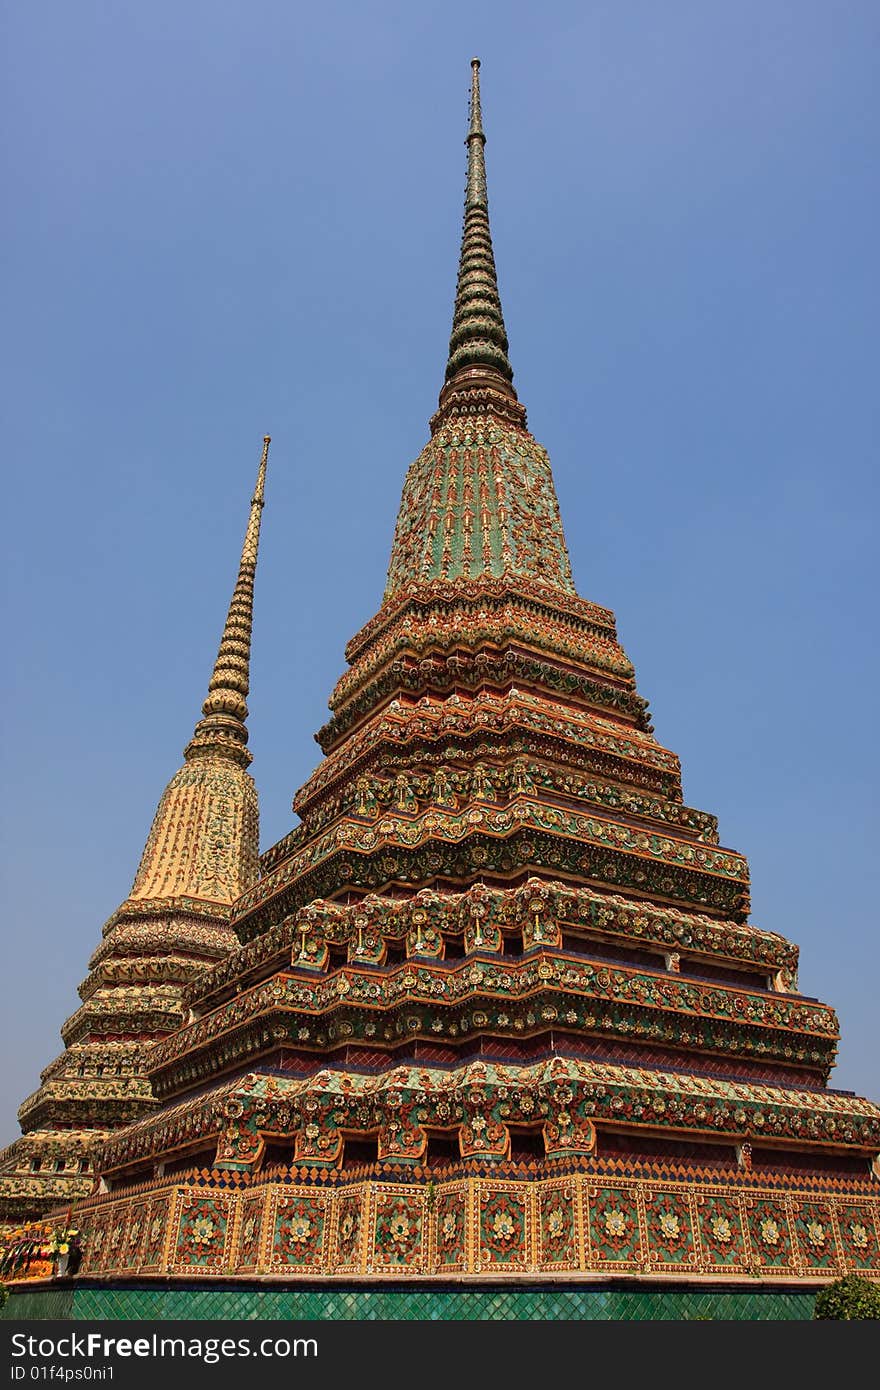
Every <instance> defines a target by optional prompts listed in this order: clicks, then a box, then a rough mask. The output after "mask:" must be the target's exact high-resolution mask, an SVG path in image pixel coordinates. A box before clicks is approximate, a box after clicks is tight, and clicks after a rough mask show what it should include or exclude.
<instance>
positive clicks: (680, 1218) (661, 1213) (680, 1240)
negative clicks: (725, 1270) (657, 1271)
mask: <svg viewBox="0 0 880 1390" xmlns="http://www.w3.org/2000/svg"><path fill="white" fill-rule="evenodd" d="M645 1223H646V1230H647V1237H648V1242H647V1243H648V1253H649V1257H650V1259H651V1262H652V1264H662V1265H684V1266H687V1265H693V1264H694V1263H695V1262H696V1258H697V1253H696V1247H695V1245H694V1233H693V1228H692V1225H691V1209H690V1203H689V1202H688V1199H687V1196H686V1194H685V1193H683V1192H646V1193H645Z"/></svg>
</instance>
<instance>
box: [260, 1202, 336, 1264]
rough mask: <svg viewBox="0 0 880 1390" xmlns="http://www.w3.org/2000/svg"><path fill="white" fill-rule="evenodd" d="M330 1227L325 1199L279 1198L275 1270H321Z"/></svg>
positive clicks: (273, 1248)
mask: <svg viewBox="0 0 880 1390" xmlns="http://www.w3.org/2000/svg"><path fill="white" fill-rule="evenodd" d="M326 1226H327V1203H326V1201H325V1200H323V1199H322V1198H320V1197H307V1196H303V1195H302V1194H298V1195H295V1196H291V1197H279V1198H278V1200H277V1203H276V1206H275V1220H274V1226H273V1239H272V1251H271V1256H270V1263H271V1265H272V1267H273V1268H279V1267H285V1266H287V1265H298V1266H299V1267H300V1268H301V1269H321V1267H322V1265H323V1255H324V1232H325V1229H326Z"/></svg>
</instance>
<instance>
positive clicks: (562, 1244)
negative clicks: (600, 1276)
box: [538, 1186, 579, 1269]
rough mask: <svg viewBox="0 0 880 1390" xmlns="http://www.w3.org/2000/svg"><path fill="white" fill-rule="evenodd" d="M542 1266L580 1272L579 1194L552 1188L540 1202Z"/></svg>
mask: <svg viewBox="0 0 880 1390" xmlns="http://www.w3.org/2000/svg"><path fill="white" fill-rule="evenodd" d="M538 1249H539V1263H540V1264H541V1265H543V1266H548V1265H549V1266H551V1267H553V1266H557V1267H559V1268H561V1269H576V1268H577V1265H578V1254H579V1252H578V1238H577V1222H576V1216H575V1192H574V1189H573V1188H570V1187H561V1186H560V1187H551V1188H549V1189H546V1190H545V1191H543V1192H542V1193H541V1194H540V1197H539V1199H538Z"/></svg>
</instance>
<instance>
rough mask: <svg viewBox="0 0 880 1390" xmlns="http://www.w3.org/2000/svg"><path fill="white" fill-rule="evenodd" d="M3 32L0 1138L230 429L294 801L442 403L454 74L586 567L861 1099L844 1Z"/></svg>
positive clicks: (156, 7)
mask: <svg viewBox="0 0 880 1390" xmlns="http://www.w3.org/2000/svg"><path fill="white" fill-rule="evenodd" d="M5 28H6V39H5V43H4V44H3V48H4V52H5V58H4V62H5V65H6V71H5V73H4V74H3V75H2V91H3V95H2V102H3V105H4V106H5V108H6V109H5V112H4V113H3V114H4V116H5V119H4V120H3V128H4V130H5V132H6V144H5V148H4V150H3V163H4V168H3V173H2V177H3V188H4V192H5V194H6V198H5V203H6V210H5V214H4V217H3V221H2V230H0V235H2V239H3V243H4V245H3V257H2V259H3V266H4V278H5V302H6V310H5V314H4V316H3V364H2V370H3V381H4V386H5V390H4V392H3V396H4V398H5V403H4V405H3V416H2V430H3V444H4V456H5V466H6V479H5V485H4V494H5V496H4V500H5V503H6V507H5V513H6V517H7V521H6V527H5V531H6V538H5V545H4V561H5V582H4V596H5V619H4V626H3V631H4V639H5V644H6V647H7V651H8V653H9V655H10V657H11V662H10V664H9V668H8V671H7V675H6V678H5V681H4V683H3V687H2V699H3V706H4V708H3V716H2V717H3V723H2V746H3V779H4V789H5V790H4V796H3V858H4V881H3V903H4V926H3V930H4V949H3V956H2V972H0V991H2V992H0V1003H2V1009H3V1029H4V1039H3V1040H4V1051H3V1057H4V1066H3V1069H2V1072H3V1074H2V1104H0V1140H5V1139H10V1138H12V1137H13V1135H14V1134H15V1133H16V1132H17V1126H16V1123H15V1119H14V1116H15V1110H16V1107H17V1105H18V1103H19V1102H20V1101H21V1099H22V1098H23V1097H24V1096H25V1095H26V1094H27V1093H29V1092H30V1091H31V1090H32V1089H33V1088H34V1086H35V1085H36V1084H37V1081H38V1074H39V1071H40V1069H41V1067H43V1066H44V1065H45V1064H46V1063H48V1062H49V1061H50V1060H51V1059H52V1058H53V1057H54V1056H55V1055H56V1054H57V1053H58V1051H59V1050H60V1040H59V1036H58V1029H59V1027H60V1025H61V1023H62V1021H63V1020H64V1019H65V1018H66V1017H67V1016H68V1015H69V1014H70V1013H71V1012H72V1011H73V1009H74V1007H75V1005H76V1002H77V1000H76V986H77V984H78V982H79V981H80V980H81V979H82V978H83V977H84V976H85V974H86V963H87V959H88V957H89V955H90V953H91V951H92V950H93V949H94V947H95V945H96V944H97V943H98V941H99V937H100V928H101V924H102V923H103V922H104V920H105V919H106V918H107V917H108V916H109V915H110V913H111V912H112V911H113V910H114V909H115V907H116V906H117V905H118V903H119V902H120V901H121V900H122V899H123V898H124V897H125V895H126V893H127V891H128V888H129V886H130V883H131V879H132V877H133V874H134V871H135V868H136V866H137V862H138V859H139V856H140V852H141V849H142V846H143V842H144V839H145V837H146V834H147V830H148V828H149V824H150V820H151V818H152V815H153V811H154V808H155V805H156V802H157V800H158V798H159V795H160V793H161V791H162V789H163V787H164V785H165V783H166V781H167V780H168V778H169V777H170V776H171V775H172V773H173V772H174V771H175V769H176V768H177V767H178V765H179V763H180V760H181V751H182V749H183V746H184V744H185V742H186V741H187V739H188V737H189V735H190V733H191V731H192V727H193V724H194V723H195V720H196V719H197V717H198V713H199V706H200V703H201V700H202V699H203V697H204V693H205V687H206V683H207V679H208V675H209V672H210V668H211V664H212V662H213V658H214V655H215V652H216V645H217V640H218V637H219V633H220V629H221V626H222V621H223V617H224V614H225V609H226V604H227V601H228V598H229V593H230V590H231V586H232V582H233V578H234V572H235V566H236V563H237V558H238V552H239V547H240V544H241V537H242V534H243V530H244V525H245V520H246V513H247V504H248V499H249V496H250V490H251V487H252V484H253V478H254V475H255V471H256V466H257V462H258V458H259V451H260V441H261V438H262V436H263V434H264V433H266V432H267V431H268V432H269V433H271V434H272V436H273V440H274V443H273V447H272V454H271V459H270V471H269V480H268V486H267V507H266V512H265V516H264V528H263V548H262V558H261V564H260V571H259V573H258V576H257V617H256V624H255V633H254V658H253V670H252V698H251V719H250V728H251V747H252V749H253V752H254V755H255V761H254V764H253V772H254V775H255V778H256V780H257V784H258V786H259V789H260V796H261V801H262V844H263V846H264V847H265V846H267V845H269V844H270V843H272V842H273V841H274V840H275V839H277V838H279V837H280V836H281V835H282V834H283V833H284V832H285V831H286V830H288V829H289V828H290V826H291V825H292V823H293V820H294V818H293V816H292V813H291V811H290V800H291V797H292V796H293V793H294V791H295V790H296V788H297V787H298V786H299V785H300V783H301V782H302V781H303V780H304V779H305V777H306V776H307V775H308V773H309V772H310V771H311V769H312V767H313V766H314V765H315V763H316V762H317V760H318V757H319V752H318V749H317V746H316V745H315V744H314V743H313V741H312V733H313V731H314V730H315V729H317V728H318V727H319V726H320V725H321V724H322V723H323V721H324V719H325V717H326V700H327V696H328V695H329V692H330V689H331V687H332V684H333V682H334V680H335V679H336V677H337V676H338V674H339V673H340V672H341V670H342V668H343V664H344V663H343V647H344V645H345V642H346V640H347V639H348V638H349V636H351V635H352V634H353V633H354V632H355V630H356V629H357V628H358V627H359V626H360V625H361V624H362V623H363V622H364V621H365V620H366V619H367V618H369V617H370V616H371V615H372V614H373V612H374V611H375V610H376V608H377V607H378V606H379V603H380V599H381V592H382V587H383V580H384V573H385V567H386V564H387V559H388V552H389V547H390V542H391V536H392V531H393V526H394V519H395V515H396V511H397V505H398V501H399V496H400V489H401V484H402V481H403V476H404V473H405V471H406V468H407V466H408V464H409V463H410V461H411V460H412V459H413V458H414V457H415V455H416V454H417V453H418V451H419V450H420V448H421V447H422V445H423V443H424V441H425V439H426V436H427V419H428V417H429V415H430V414H431V412H432V410H433V409H434V408H435V405H436V398H437V393H438V391H439V388H440V384H441V378H442V370H443V365H444V362H445V356H446V346H447V342H448V335H449V327H450V322H451V315H452V302H453V294H454V278H455V267H456V258H457V252H458V242H459V235H460V226H461V207H462V196H463V188H464V159H465V150H464V145H463V138H464V133H465V126H466V106H467V92H468V81H469V75H470V70H469V66H468V60H469V59H470V57H471V55H472V53H477V54H479V56H480V57H481V58H482V60H483V98H484V115H485V122H486V129H487V132H488V137H489V143H488V146H487V161H488V170H489V192H490V206H491V214H492V223H493V231H494V237H495V250H496V256H497V260H498V267H499V278H500V285H501V293H502V298H503V302H504V308H505V314H506V318H507V327H508V332H509V336H510V342H511V360H512V362H513V365H514V369H515V372H516V384H517V387H518V389H519V391H520V395H521V397H522V399H523V400H524V401H525V403H526V405H527V406H528V409H529V420H530V425H531V428H532V430H533V431H534V433H535V435H536V437H537V438H538V439H539V440H541V442H542V443H543V444H545V445H546V446H547V448H548V449H549V451H550V455H551V458H552V460H553V464H554V470H555V476H556V482H557V488H558V491H559V495H560V501H561V504H562V511H563V518H564V522H565V526H566V531H567V537H568V543H569V549H570V551H571V556H572V563H573V566H574V571H575V577H576V581H577V583H578V587H579V589H580V592H581V593H582V594H583V595H584V596H586V597H588V598H590V599H594V600H596V601H598V602H601V603H605V604H608V605H609V606H610V607H612V608H614V609H615V610H616V612H617V616H618V623H619V630H620V634H621V638H622V640H623V643H624V646H625V647H626V649H627V651H628V653H629V655H630V656H631V657H632V659H633V661H634V662H635V664H636V669H637V672H638V677H639V688H640V690H641V692H642V694H643V695H645V696H646V697H647V698H648V699H649V700H650V701H651V705H652V713H653V717H654V721H655V725H656V731H657V736H658V738H659V739H660V740H661V741H662V742H663V743H665V744H666V745H667V746H669V747H671V748H673V749H675V750H676V751H677V752H678V753H679V754H680V756H681V758H682V762H683V768H684V785H685V795H686V798H687V799H688V801H689V802H690V803H691V804H693V805H696V806H699V807H702V808H704V809H707V810H711V811H713V812H715V813H716V814H717V815H718V816H719V819H720V826H721V834H722V841H723V843H725V844H728V845H732V846H734V847H736V848H737V849H740V850H742V851H744V852H745V853H746V854H747V855H748V856H749V859H750V862H751V866H752V874H753V920H754V921H755V923H757V924H760V925H761V926H765V927H768V928H771V929H773V930H776V931H779V932H781V933H783V934H784V935H786V936H788V937H790V938H792V939H794V940H795V941H797V942H798V943H799V944H800V946H801V985H802V988H803V990H804V992H805V993H807V994H810V995H816V996H819V997H820V998H822V999H824V1000H826V1001H827V1002H829V1003H831V1004H833V1005H834V1006H835V1007H836V1009H837V1010H838V1013H839V1016H840V1019H841V1024H842V1028H843V1044H842V1047H841V1052H840V1063H839V1065H838V1067H837V1068H836V1069H835V1072H834V1074H833V1081H834V1084H836V1085H837V1086H840V1087H842V1088H844V1089H853V1090H857V1091H860V1092H861V1093H862V1094H868V1095H870V1096H871V1097H872V1098H874V1099H877V1100H880V1074H878V1073H880V1066H878V1062H877V1048H876V1037H877V1028H876V1012H877V1004H876V996H877V989H878V979H880V955H878V930H877V921H876V904H877V901H878V896H880V895H878V882H877V877H878V875H877V854H876V845H877V840H878V825H877V814H876V812H877V807H876V799H875V788H876V786H877V784H878V771H880V769H878V766H877V752H876V748H877V736H876V732H875V727H874V726H875V722H876V715H875V710H874V700H875V699H876V691H877V686H878V669H877V666H878V659H877V647H876V624H875V607H876V595H877V591H878V584H877V574H876V527H877V483H876V477H877V452H878V437H880V429H878V424H880V421H878V413H880V412H878V389H877V388H878V382H877V364H878V360H880V350H878V348H880V344H878V324H880V304H878V298H880V295H878V258H877V246H878V244H880V229H878V202H880V199H878V166H880V160H878V150H877V144H878V140H877V133H878V130H880V113H878V109H877V108H878V83H877V72H878V70H880V62H878V59H880V52H878V49H880V6H878V5H877V3H876V0H864V3H859V2H857V0H834V2H833V3H832V2H831V0H822V3H816V2H815V0H797V3H792V0H736V3H732V0H726V2H725V3H721V2H720V0H719V2H718V3H713V2H712V0H709V2H708V3H707V0H666V3H663V4H657V3H655V0H641V2H640V0H630V2H629V3H622V2H621V0H593V3H583V0H581V2H580V3H554V0H549V3H543V4H541V5H540V6H539V5H538V4H523V3H517V0H507V3H496V2H495V0H492V2H491V3H484V4H475V3H473V0H470V2H469V3H462V2H461V0H446V2H445V3H443V4H430V3H421V4H412V3H404V0H399V3H391V2H390V0H373V3H371V4H369V5H365V4H357V3H354V2H353V0H346V2H345V3H343V2H342V0H339V3H332V2H331V3H324V4H322V5H320V6H318V5H306V4H303V3H290V0H260V3H253V0H250V2H249V3H245V0H236V3H230V0H225V3H223V2H222V0H210V2H209V0H202V2H201V3H196V0H174V3H171V2H170V0H152V2H151V3H150V4H143V3H141V0H137V3H135V0H118V2H117V3H114V4H107V3H106V0H78V3H77V4H75V5H72V4H69V3H67V2H66V0H35V2H34V3H29V4H26V3H19V4H11V5H7V6H6V12H5ZM872 542H873V545H872Z"/></svg>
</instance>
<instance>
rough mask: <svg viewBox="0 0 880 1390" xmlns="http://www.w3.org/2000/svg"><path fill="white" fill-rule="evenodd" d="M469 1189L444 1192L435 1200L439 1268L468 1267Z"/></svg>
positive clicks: (459, 1268) (436, 1260)
mask: <svg viewBox="0 0 880 1390" xmlns="http://www.w3.org/2000/svg"><path fill="white" fill-rule="evenodd" d="M466 1220H467V1191H466V1189H464V1188H460V1189H458V1190H456V1191H452V1192H449V1191H447V1192H442V1193H441V1194H440V1195H439V1196H438V1197H436V1199H435V1202H434V1221H435V1227H434V1231H435V1234H434V1259H435V1263H436V1265H437V1268H438V1269H445V1270H449V1272H450V1273H452V1272H453V1271H455V1270H462V1269H464V1268H465V1267H466V1254H467V1251H466V1243H465V1222H466Z"/></svg>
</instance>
